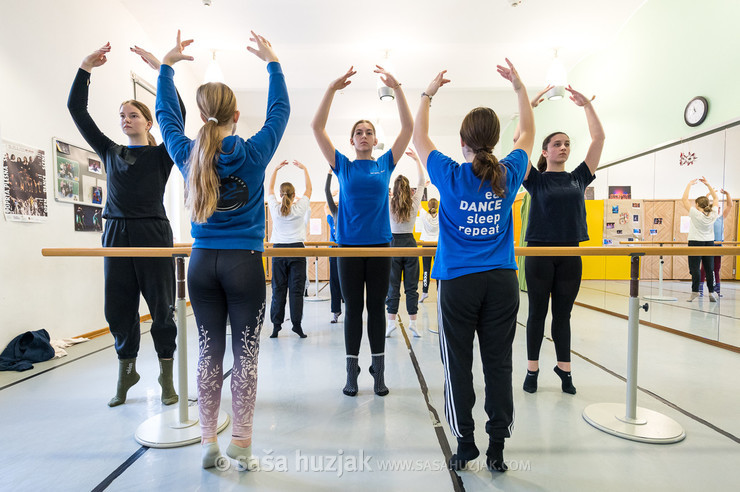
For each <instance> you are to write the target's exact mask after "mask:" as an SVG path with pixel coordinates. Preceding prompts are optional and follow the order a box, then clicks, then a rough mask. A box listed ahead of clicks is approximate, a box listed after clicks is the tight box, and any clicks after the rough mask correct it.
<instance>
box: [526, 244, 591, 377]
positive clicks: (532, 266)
mask: <svg viewBox="0 0 740 492" xmlns="http://www.w3.org/2000/svg"><path fill="white" fill-rule="evenodd" d="M536 245H537V246H546V244H539V243H537V244H536ZM528 246H535V244H533V243H531V242H530V243H529V244H528ZM547 246H552V245H551V244H547ZM559 246H565V245H559ZM582 271H583V264H582V262H581V257H580V256H527V258H526V260H525V262H524V275H525V277H526V279H527V294H528V297H529V317H528V318H527V360H539V359H540V347H541V346H542V337H543V336H544V334H545V318H546V317H547V309H548V305H549V303H550V297H551V296H552V327H551V333H552V340H553V342H555V355H556V356H557V359H558V362H570V312H571V310H572V309H573V303H574V302H575V300H576V297H577V296H578V290H579V289H580V287H581V273H582Z"/></svg>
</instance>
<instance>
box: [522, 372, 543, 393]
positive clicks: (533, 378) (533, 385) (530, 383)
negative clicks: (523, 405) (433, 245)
mask: <svg viewBox="0 0 740 492" xmlns="http://www.w3.org/2000/svg"><path fill="white" fill-rule="evenodd" d="M539 374H540V370H539V369H537V370H536V371H534V372H532V371H530V370H529V369H527V377H525V378H524V386H523V388H524V391H526V392H527V393H534V392H535V391H537V376H538V375H539Z"/></svg>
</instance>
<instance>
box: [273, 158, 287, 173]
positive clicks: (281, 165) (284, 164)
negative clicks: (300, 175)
mask: <svg viewBox="0 0 740 492" xmlns="http://www.w3.org/2000/svg"><path fill="white" fill-rule="evenodd" d="M287 165H288V161H287V160H285V161H283V162H281V163H280V164H278V165H277V167H276V168H275V171H277V170H278V169H282V168H284V167H285V166H287Z"/></svg>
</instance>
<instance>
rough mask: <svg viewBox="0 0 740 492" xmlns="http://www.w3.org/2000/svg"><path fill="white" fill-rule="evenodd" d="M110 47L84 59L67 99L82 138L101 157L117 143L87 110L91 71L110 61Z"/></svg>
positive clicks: (96, 51) (94, 52)
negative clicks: (108, 57)
mask: <svg viewBox="0 0 740 492" xmlns="http://www.w3.org/2000/svg"><path fill="white" fill-rule="evenodd" d="M110 49H111V48H110V43H106V44H105V45H104V46H103V47H101V48H99V49H97V50H95V51H93V52H92V53H91V54H89V55H87V56H86V57H85V58H84V59H83V60H82V63H81V64H80V69H79V70H78V71H77V76H76V77H75V80H74V82H73V83H72V88H71V89H70V91H69V99H68V100H67V109H69V114H70V115H71V116H72V120H73V121H74V122H75V125H76V126H77V129H78V130H79V131H80V133H81V134H82V138H84V139H85V141H86V142H87V143H88V144H89V145H90V147H92V149H93V150H94V151H95V153H96V154H98V155H99V156H101V159H102V158H103V156H104V155H105V152H106V149H108V148H109V147H110V146H112V145H115V143H114V142H113V141H112V140H111V139H109V138H108V137H106V136H105V135H104V134H103V132H101V131H100V128H98V125H96V124H95V122H94V121H93V119H92V116H90V113H88V111H87V100H88V94H89V86H90V73H91V72H92V70H93V68H97V67H100V66H102V65H103V64H105V62H106V61H108V59H107V57H106V55H107V54H108V53H109V52H110ZM103 164H105V159H103Z"/></svg>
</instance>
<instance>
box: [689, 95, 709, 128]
mask: <svg viewBox="0 0 740 492" xmlns="http://www.w3.org/2000/svg"><path fill="white" fill-rule="evenodd" d="M708 110H709V103H708V102H707V100H706V99H705V98H703V97H701V96H699V97H695V98H694V99H692V100H691V101H689V103H688V104H687V105H686V109H685V110H684V112H683V119H684V121H685V122H686V124H687V125H689V126H699V125H701V124H702V123H703V122H704V119H706V117H707V112H708Z"/></svg>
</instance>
